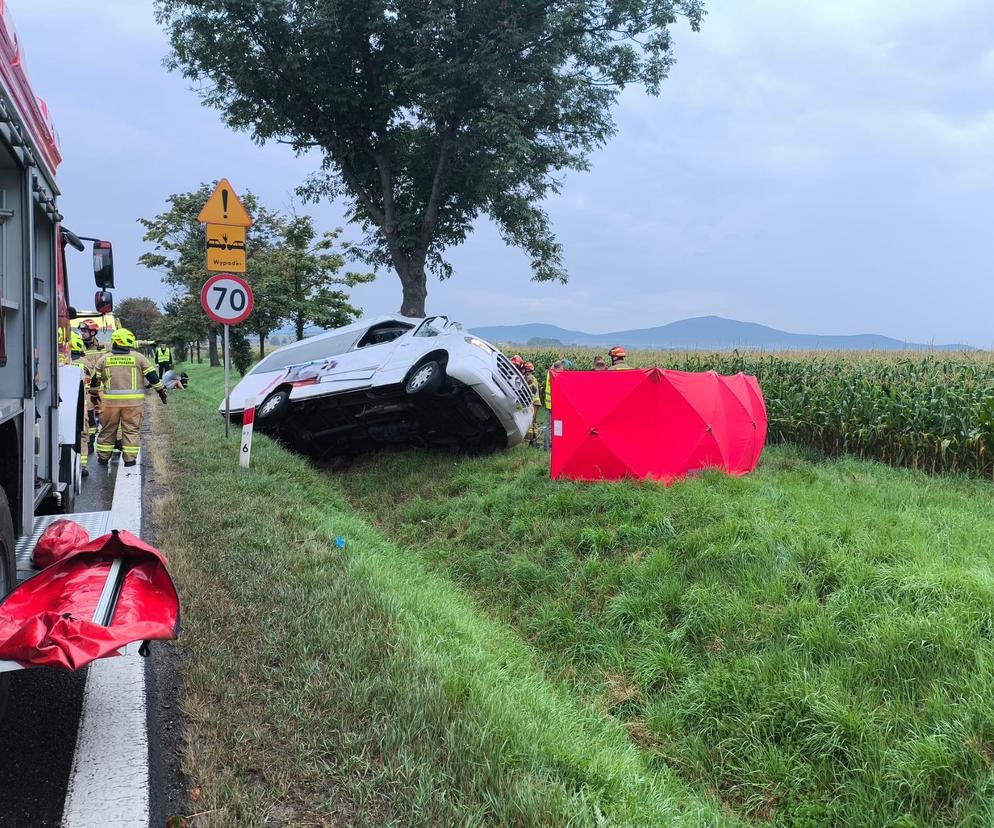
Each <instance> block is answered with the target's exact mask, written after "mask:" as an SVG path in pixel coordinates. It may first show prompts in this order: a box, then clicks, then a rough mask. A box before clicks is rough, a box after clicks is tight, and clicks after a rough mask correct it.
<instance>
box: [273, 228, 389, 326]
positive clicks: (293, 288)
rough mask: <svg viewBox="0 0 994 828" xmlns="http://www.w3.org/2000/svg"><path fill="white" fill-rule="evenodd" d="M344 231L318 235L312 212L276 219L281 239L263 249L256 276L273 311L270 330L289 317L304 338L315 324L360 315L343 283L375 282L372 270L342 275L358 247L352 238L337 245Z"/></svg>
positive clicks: (334, 323)
mask: <svg viewBox="0 0 994 828" xmlns="http://www.w3.org/2000/svg"><path fill="white" fill-rule="evenodd" d="M341 233H342V231H341V229H336V230H334V231H331V232H328V233H325V234H324V235H323V236H322V237H321V238H320V239H317V233H316V231H315V229H314V222H313V220H312V219H311V217H310V216H297V215H294V216H290V217H289V218H286V219H283V218H281V219H279V220H278V221H277V222H276V241H274V243H273V244H272V245H271V246H270V247H268V248H267V249H265V250H263V251H262V253H261V254H260V255H259V257H258V262H257V268H256V271H255V278H254V281H253V290H254V291H256V290H257V291H258V295H259V296H260V297H261V299H262V304H263V307H264V308H265V309H266V312H268V313H269V314H270V315H271V316H272V319H271V322H272V323H273V324H271V327H269V330H272V329H273V328H275V327H278V326H279V325H280V324H282V323H284V322H289V323H290V324H291V325H293V328H294V331H295V333H296V336H297V339H298V340H299V339H303V338H304V329H305V328H307V327H308V326H310V325H317V326H318V327H320V328H337V327H340V326H342V325H347V324H348V323H349V322H351V321H352V320H353V319H355V318H356V317H357V316H359V313H360V311H359V309H358V308H356V307H353V306H352V305H351V304H350V303H349V296H348V293H347V292H346V291H345V290H342V288H344V287H354V286H355V285H357V284H362V283H365V282H370V281H372V279H373V274H371V273H353V272H347V273H345V274H344V275H342V276H339V275H338V274H339V272H340V271H341V270H342V268H344V267H345V260H346V256H347V255H348V254H350V253H352V252H353V247H352V246H351V245H349V244H340V247H341V252H337V251H336V249H335V247H336V244H339V242H338V239H339V237H340V236H341Z"/></svg>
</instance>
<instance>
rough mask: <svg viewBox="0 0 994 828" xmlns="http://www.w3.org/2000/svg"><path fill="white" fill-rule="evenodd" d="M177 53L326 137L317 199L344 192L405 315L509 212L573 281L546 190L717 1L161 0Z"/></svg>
mask: <svg viewBox="0 0 994 828" xmlns="http://www.w3.org/2000/svg"><path fill="white" fill-rule="evenodd" d="M156 15H157V19H158V20H159V22H160V23H162V24H164V25H165V26H166V28H167V30H168V32H169V37H170V41H171V44H172V55H171V58H170V59H169V65H170V66H171V67H172V68H174V69H181V70H182V72H183V74H184V75H185V76H186V77H188V78H190V79H192V80H194V81H197V82H198V83H199V88H200V93H201V96H202V97H203V100H204V101H205V102H206V103H207V104H208V105H210V106H213V107H215V108H217V109H218V110H220V111H221V112H222V114H223V117H224V119H225V121H226V122H227V123H228V124H229V125H230V126H232V127H234V128H235V129H246V130H249V131H250V132H251V133H252V135H253V137H254V138H255V139H256V140H258V141H265V140H269V139H276V140H279V141H283V142H286V143H289V144H291V145H292V146H293V147H294V148H295V149H297V150H298V151H303V150H306V149H308V148H311V147H316V148H318V149H319V150H320V151H321V152H322V153H323V156H324V160H323V164H322V171H321V172H320V173H318V174H316V175H315V176H314V177H313V178H312V179H311V181H310V183H309V184H308V185H307V187H306V188H305V191H306V192H307V193H308V194H309V195H310V196H312V197H319V196H322V195H327V196H332V197H338V198H342V199H344V200H345V201H346V202H347V203H348V204H349V207H350V211H351V215H350V217H351V218H352V219H353V220H355V221H358V222H360V223H361V224H362V225H363V226H364V227H365V229H366V250H367V255H368V258H369V260H370V261H371V262H373V263H379V264H384V265H387V266H392V267H393V268H394V269H395V270H396V272H397V274H398V276H399V277H400V281H401V284H402V286H403V302H402V304H401V312H402V313H405V314H408V315H411V316H423V315H424V311H425V299H426V296H427V280H426V270H428V271H433V272H435V273H436V274H438V275H439V276H441V277H443V278H444V277H446V276H449V275H451V272H452V268H451V266H450V265H449V264H448V263H447V262H446V260H445V259H444V256H443V254H444V251H445V249H446V248H447V247H449V246H451V245H454V244H458V243H460V242H462V241H463V240H464V239H465V238H466V234H467V233H468V232H469V229H470V227H471V225H472V223H473V221H474V220H475V219H476V218H477V217H478V216H480V215H481V214H482V215H487V216H489V217H490V218H491V219H493V220H494V221H495V222H496V224H497V226H498V227H499V229H500V231H501V233H502V235H503V237H504V239H505V241H506V242H507V243H508V244H512V245H515V246H518V247H520V248H522V249H523V250H524V251H525V252H526V253H527V254H528V255H529V256H530V258H531V264H532V271H533V275H534V278H535V279H538V280H560V281H565V280H566V272H565V269H564V267H563V260H562V248H561V246H560V245H559V243H558V242H557V241H556V238H555V235H554V233H553V231H552V227H551V223H550V220H549V217H548V215H547V214H546V212H545V210H544V209H543V207H542V200H543V199H544V198H545V197H546V196H547V195H548V194H549V193H550V192H552V193H555V192H558V191H559V188H560V186H561V178H559V177H557V175H558V174H559V173H561V172H562V171H563V170H570V169H575V170H583V169H586V168H587V166H588V163H589V162H588V158H589V155H590V153H591V151H592V150H594V149H596V148H597V147H600V146H602V145H603V144H604V143H605V142H606V140H607V139H608V138H609V137H610V136H611V135H612V134H613V132H614V122H613V120H612V117H611V108H612V106H613V104H614V103H615V101H616V100H617V97H618V94H619V93H620V91H621V90H622V89H623V88H624V87H625V86H626V85H628V84H631V83H641V84H643V85H644V86H645V87H646V88H647V89H648V90H649V92H651V93H653V94H655V93H657V92H658V89H659V84H660V82H661V81H662V80H663V78H664V77H665V76H666V74H667V71H668V69H669V67H670V65H671V63H672V60H673V58H672V50H671V41H670V27H671V26H672V24H673V23H674V22H675V20H676V18H677V16H678V15H684V16H686V17H687V18H688V19H689V21H690V25H691V26H692V27H694V28H695V29H696V28H697V26H698V25H699V23H700V20H701V17H702V15H703V7H702V0H251V2H249V0H156Z"/></svg>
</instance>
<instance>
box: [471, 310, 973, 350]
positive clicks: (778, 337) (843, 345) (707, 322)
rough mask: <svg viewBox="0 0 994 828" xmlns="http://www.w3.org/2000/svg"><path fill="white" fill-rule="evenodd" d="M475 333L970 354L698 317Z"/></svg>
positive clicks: (647, 343)
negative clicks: (624, 326) (602, 329)
mask: <svg viewBox="0 0 994 828" xmlns="http://www.w3.org/2000/svg"><path fill="white" fill-rule="evenodd" d="M473 333H475V334H476V335H477V336H481V337H483V338H484V339H489V340H490V341H491V342H508V343H513V344H516V345H524V344H527V343H529V342H531V341H541V340H545V341H555V340H558V341H559V342H561V343H563V344H564V345H590V346H594V347H608V348H609V347H611V346H612V345H624V346H625V347H626V348H650V349H651V348H658V349H668V348H674V349H679V350H695V349H715V350H722V351H725V350H731V349H732V348H748V349H751V350H754V349H763V350H767V351H783V350H798V351H816V350H818V351H896V350H906V349H912V350H925V349H927V348H930V347H931V348H934V349H935V350H938V351H958V350H972V349H971V348H970V347H969V346H966V345H931V346H930V345H925V344H923V343H920V342H903V341H901V340H900V339H893V338H892V337H889V336H880V335H879V334H856V335H853V336H820V335H818V334H797V333H788V332H787V331H780V330H777V329H776V328H770V327H767V326H766V325H758V324H756V323H755V322H739V321H737V320H735V319H723V318H722V317H720V316H698V317H695V318H693V319H681V320H680V321H679V322H670V323H669V324H668V325H660V326H659V327H657V328H640V329H637V330H631V331H614V332H612V333H603V334H590V333H585V332H583V331H569V330H566V329H564V328H560V327H558V326H556V325H546V324H541V323H535V324H530V325H492V326H483V327H477V328H473Z"/></svg>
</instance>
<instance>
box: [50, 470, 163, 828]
mask: <svg viewBox="0 0 994 828" xmlns="http://www.w3.org/2000/svg"><path fill="white" fill-rule="evenodd" d="M118 456H119V455H118ZM141 523H142V503H141V460H140V459H139V461H138V465H136V466H132V467H131V468H127V469H126V468H125V467H124V465H123V464H121V465H120V466H119V468H118V470H117V481H116V484H115V486H114V501H113V505H112V506H111V526H112V527H113V528H114V529H127V530H128V531H129V532H132V533H133V534H135V535H140V534H141ZM148 786H149V775H148V722H147V719H146V713H145V667H144V664H143V660H142V658H141V657H140V656H139V655H138V654H137V646H131V647H129V648H128V652H127V654H125V655H122V656H120V657H116V658H105V659H101V660H100V661H95V662H93V664H91V665H90V667H89V673H88V675H87V678H86V691H85V692H84V694H83V712H82V715H81V716H80V721H79V735H78V736H77V739H76V755H75V756H74V757H73V763H72V772H71V773H70V775H69V787H68V789H67V791H66V804H65V808H64V809H63V811H62V825H63V826H64V828H91V827H92V828H139V827H140V828H147V826H148V823H149V791H148Z"/></svg>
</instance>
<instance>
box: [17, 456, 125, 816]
mask: <svg viewBox="0 0 994 828" xmlns="http://www.w3.org/2000/svg"><path fill="white" fill-rule="evenodd" d="M114 469H115V466H114V465H112V466H110V467H109V469H108V468H106V467H101V466H97V465H95V464H94V470H93V473H91V475H90V477H88V478H87V479H86V480H84V481H83V491H82V492H81V493H80V496H79V497H78V498H77V500H76V511H77V512H93V511H104V510H107V509H110V505H111V499H112V497H113V494H114ZM85 683H86V670H81V671H80V672H78V673H65V672H62V671H57V670H47V669H40V670H20V671H18V672H16V673H14V674H13V676H12V679H11V686H10V696H9V699H8V702H7V710H6V713H5V714H4V716H3V718H2V719H0V826H8V825H9V826H19V827H20V826H24V828H28V826H30V828H35V826H37V828H45V826H58V825H60V824H61V819H62V808H63V803H64V801H65V794H66V785H67V782H68V779H69V773H70V771H71V769H72V760H73V752H74V750H75V747H76V734H77V731H78V728H79V715H80V710H81V709H82V704H83V688H84V686H85Z"/></svg>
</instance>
